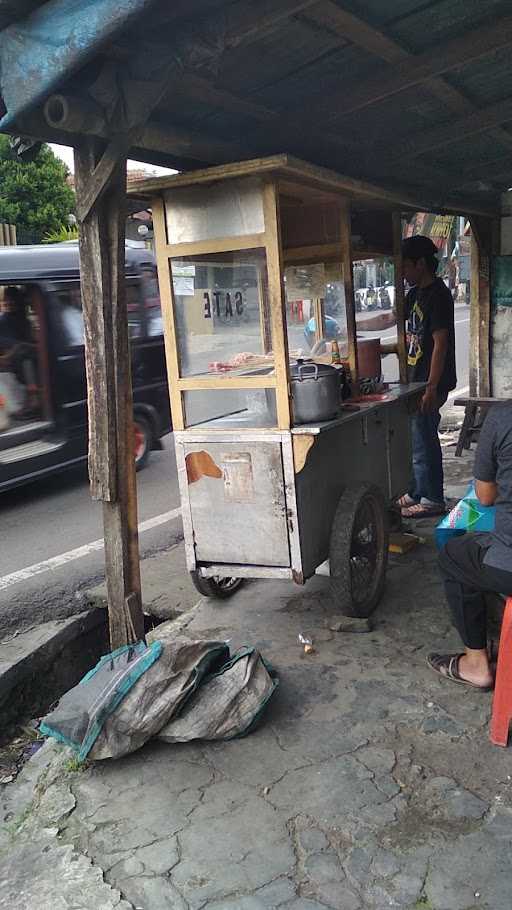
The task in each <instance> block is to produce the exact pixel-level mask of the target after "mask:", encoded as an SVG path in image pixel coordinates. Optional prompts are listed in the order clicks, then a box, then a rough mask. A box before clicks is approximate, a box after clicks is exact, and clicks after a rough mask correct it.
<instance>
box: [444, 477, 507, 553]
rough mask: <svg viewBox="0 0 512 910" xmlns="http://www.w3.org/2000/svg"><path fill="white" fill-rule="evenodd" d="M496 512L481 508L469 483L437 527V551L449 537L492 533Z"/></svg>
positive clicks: (491, 509) (488, 507)
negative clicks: (460, 497)
mask: <svg viewBox="0 0 512 910" xmlns="http://www.w3.org/2000/svg"><path fill="white" fill-rule="evenodd" d="M495 514H496V510H495V508H494V506H483V505H482V504H481V502H480V501H479V499H478V496H477V495H476V492H475V485H474V483H470V485H469V486H468V488H467V490H466V492H465V494H464V496H463V498H462V499H461V500H459V502H458V503H457V505H456V506H454V507H453V509H452V510H451V511H450V512H449V513H448V515H446V516H445V517H444V518H443V519H442V520H441V521H440V522H439V524H438V525H437V527H436V531H435V538H436V544H437V547H438V549H439V550H442V548H443V547H444V546H445V545H446V544H447V542H448V541H449V540H450V538H451V537H460V535H461V534H466V533H467V532H468V531H493V530H494V521H495Z"/></svg>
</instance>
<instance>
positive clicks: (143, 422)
mask: <svg viewBox="0 0 512 910" xmlns="http://www.w3.org/2000/svg"><path fill="white" fill-rule="evenodd" d="M133 435H134V450H135V469H136V470H137V471H141V470H142V468H144V467H145V466H146V464H147V461H148V458H149V453H150V452H151V443H152V441H153V431H152V429H151V425H150V423H149V421H148V420H147V419H146V418H145V417H142V416H141V415H140V414H134V417H133Z"/></svg>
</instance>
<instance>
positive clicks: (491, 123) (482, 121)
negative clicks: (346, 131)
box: [374, 98, 512, 170]
mask: <svg viewBox="0 0 512 910" xmlns="http://www.w3.org/2000/svg"><path fill="white" fill-rule="evenodd" d="M510 121H512V98H507V99H506V100H504V101H499V102H498V103H497V104H493V105H491V106H490V107H488V108H484V109H483V110H475V111H473V112H472V113H471V114H468V115H466V116H465V117H461V118H459V119H458V120H452V121H451V122H450V123H445V124H442V125H439V126H434V127H432V128H431V129H428V130H422V131H421V133H419V134H418V136H416V137H413V138H412V139H406V138H404V139H403V141H401V142H400V154H399V155H389V153H387V152H386V149H383V148H382V147H379V148H377V146H374V157H375V158H379V159H383V160H384V161H385V163H386V164H387V163H389V162H390V161H396V160H397V159H400V160H401V159H410V158H415V157H417V156H418V155H423V154H425V153H426V152H431V151H433V150H434V149H439V148H444V147H445V146H447V145H454V144H455V143H457V142H460V141H461V140H462V139H464V138H465V137H466V136H476V135H477V134H478V133H485V132H488V131H489V130H492V129H493V128H494V127H497V126H502V124H504V123H508V122H510ZM419 168H420V170H421V165H419Z"/></svg>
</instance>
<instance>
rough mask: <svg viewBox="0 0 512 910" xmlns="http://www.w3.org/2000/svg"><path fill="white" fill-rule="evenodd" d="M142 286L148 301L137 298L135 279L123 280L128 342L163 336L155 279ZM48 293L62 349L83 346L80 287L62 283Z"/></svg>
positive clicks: (139, 292)
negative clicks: (55, 306) (54, 306)
mask: <svg viewBox="0 0 512 910" xmlns="http://www.w3.org/2000/svg"><path fill="white" fill-rule="evenodd" d="M148 274H149V273H148ZM142 286H143V289H145V288H146V289H147V290H149V291H150V292H151V293H152V294H153V295H154V296H152V297H151V298H148V297H144V298H143V297H142V295H141V283H140V281H139V279H138V278H127V279H126V309H127V311H128V330H129V333H130V338H141V337H144V336H145V335H150V336H154V335H162V334H163V327H162V316H161V312H160V298H159V296H158V283H157V280H156V275H151V279H150V283H149V284H148V283H147V282H144V281H143V282H142ZM52 293H53V297H54V300H55V301H56V302H57V304H58V312H59V322H60V328H61V332H62V343H63V345H64V347H78V346H80V345H83V344H84V319H83V313H82V300H81V296H80V283H79V282H78V281H69V282H65V283H64V282H63V283H62V284H59V285H56V286H54V288H53V289H52ZM143 293H144V290H143ZM143 303H144V306H143Z"/></svg>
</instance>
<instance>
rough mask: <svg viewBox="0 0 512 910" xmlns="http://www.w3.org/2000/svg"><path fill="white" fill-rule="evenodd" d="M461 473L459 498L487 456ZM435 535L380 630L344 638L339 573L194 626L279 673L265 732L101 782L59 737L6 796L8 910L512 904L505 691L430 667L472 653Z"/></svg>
mask: <svg viewBox="0 0 512 910" xmlns="http://www.w3.org/2000/svg"><path fill="white" fill-rule="evenodd" d="M452 454H453V453H451V452H450V453H448V459H447V460H448V462H450V461H451V455H452ZM449 470H450V472H451V474H452V477H453V483H454V486H453V487H452V490H453V491H454V492H455V493H456V494H458V492H459V491H460V489H461V488H464V487H465V485H466V482H467V477H468V467H467V460H466V461H465V462H462V463H461V462H456V463H454V465H453V468H450V469H449ZM457 475H458V476H457ZM431 529H432V523H428V522H427V523H425V524H424V526H423V527H422V528H421V531H420V533H424V535H425V537H428V538H429V539H428V540H427V542H426V543H425V544H424V545H422V546H420V547H418V548H417V549H416V550H415V551H413V552H412V553H409V554H408V555H406V556H401V557H393V558H392V559H391V562H390V567H389V573H388V583H387V588H386V593H385V596H384V598H383V600H382V603H381V604H380V606H379V608H378V610H377V612H376V614H375V617H374V630H373V632H371V633H369V634H346V633H345V634H343V633H338V632H333V631H331V629H330V626H331V625H333V622H332V620H333V618H336V617H335V610H334V608H333V606H332V604H331V603H330V600H329V596H328V581H327V579H325V578H320V577H319V578H315V579H313V580H311V581H310V582H308V584H307V586H306V587H305V588H304V589H300V588H297V587H295V586H293V585H291V584H288V583H285V582H269V581H261V582H254V583H251V584H247V585H246V587H245V588H243V589H241V590H240V591H239V592H238V593H237V594H236V595H235V596H234V597H233V598H232V599H231V600H230V601H227V602H220V603H219V602H217V603H214V602H213V601H209V602H208V601H201V602H199V604H197V605H196V606H194V607H192V608H191V609H190V610H188V612H186V613H184V614H182V615H181V616H180V617H178V618H177V619H176V620H174V623H175V624H176V628H177V629H180V631H181V634H184V635H186V636H190V637H194V638H196V637H211V638H226V639H230V641H231V644H232V646H233V647H237V646H238V645H240V644H243V643H249V644H253V645H256V646H257V647H258V648H260V649H261V651H262V652H263V654H264V655H265V656H266V657H268V658H269V659H270V661H271V662H272V663H273V664H274V665H275V667H276V669H277V670H278V671H279V674H280V677H281V686H280V689H279V690H278V693H277V696H276V697H275V699H274V701H273V703H271V705H270V707H269V710H268V711H267V714H266V715H265V717H264V720H263V723H262V726H261V727H260V729H259V730H258V731H257V732H255V733H253V734H252V735H250V736H248V737H247V738H246V739H242V740H236V741H233V742H229V743H219V744H214V745H209V744H207V743H201V744H190V745H180V746H170V745H164V744H160V743H158V742H153V743H150V744H148V745H147V746H146V747H145V748H144V749H142V750H140V751H139V752H137V753H135V754H134V755H132V756H129V757H127V758H125V759H122V760H120V761H116V762H104V763H97V764H96V765H94V766H92V767H89V768H87V769H86V770H76V764H75V763H74V761H73V760H72V759H71V758H70V754H69V753H68V751H67V750H65V749H61V748H60V747H58V746H55V745H52V744H48V745H46V746H45V747H44V748H43V749H42V750H41V751H40V752H39V753H37V755H36V756H35V757H34V758H33V759H32V760H31V761H30V762H29V763H28V765H27V766H26V767H25V769H24V771H23V772H22V774H21V775H20V777H19V778H18V781H17V782H16V783H13V784H11V785H9V786H8V787H5V788H4V792H3V794H2V803H3V812H2V817H3V819H4V822H5V824H4V828H3V832H2V840H1V844H2V849H3V851H4V852H3V855H2V856H1V858H0V861H1V869H2V872H1V873H0V879H2V881H0V907H5V908H9V910H11V908H14V907H16V908H19V910H25V908H26V910H29V908H30V910H47V908H48V910H50V908H51V910H54V908H57V910H60V908H73V910H100V908H101V910H110V908H121V910H128V908H130V907H132V908H143V910H202V908H208V910H266V908H290V910H326V908H327V910H329V908H330V910H384V908H388V907H391V908H404V910H477V908H478V910H480V908H485V910H510V906H511V898H510V894H511V893H512V868H511V855H512V849H511V848H512V779H511V778H512V761H511V757H510V756H511V753H510V752H509V751H508V750H502V749H497V748H495V747H492V746H491V745H490V743H489V740H488V720H489V712H490V705H491V696H490V695H488V694H487V695H486V694H482V693H479V692H472V691H470V690H465V689H464V688H463V687H458V686H454V685H451V684H450V683H448V682H445V683H443V681H441V680H439V679H438V678H436V677H435V676H434V674H432V673H431V672H430V671H429V670H428V668H427V666H426V663H425V655H426V654H427V652H428V651H430V650H431V649H438V648H439V649H440V650H441V649H451V648H454V647H455V648H457V647H458V645H459V642H458V640H457V637H456V635H455V634H454V633H453V631H452V629H451V625H450V622H449V618H448V615H447V612H446V607H445V604H444V599H443V593H442V587H441V584H440V581H439V578H438V576H437V571H436V565H435V551H434V548H433V544H432V541H431V539H430V538H431ZM184 584H185V583H184ZM187 584H188V581H187ZM185 587H186V585H185ZM164 594H165V589H164V590H163V591H162V597H163V596H164ZM168 596H169V597H171V598H172V592H169V594H168ZM300 632H302V633H303V634H306V635H309V636H311V637H312V638H313V640H314V644H315V653H313V654H310V655H305V654H304V652H303V650H302V648H301V647H300V645H299V644H298V641H297V637H298V634H299V633H300Z"/></svg>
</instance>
